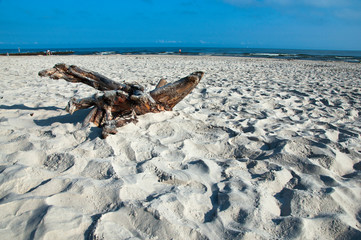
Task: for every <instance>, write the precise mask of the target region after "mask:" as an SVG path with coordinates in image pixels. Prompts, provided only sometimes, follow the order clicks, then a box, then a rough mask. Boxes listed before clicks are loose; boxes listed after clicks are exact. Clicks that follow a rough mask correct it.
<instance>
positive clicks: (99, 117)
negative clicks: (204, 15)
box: [39, 63, 204, 138]
mask: <svg viewBox="0 0 361 240" xmlns="http://www.w3.org/2000/svg"><path fill="white" fill-rule="evenodd" d="M203 75H204V73H203V72H194V73H192V74H190V75H189V76H187V77H184V78H182V79H180V80H178V81H176V82H174V83H167V81H166V80H165V79H162V80H160V81H159V83H158V85H157V86H156V88H155V89H154V90H152V91H150V92H148V93H146V92H144V87H143V86H140V85H137V84H129V83H118V82H116V81H113V80H111V79H109V78H107V77H105V76H103V75H101V74H99V73H96V72H93V71H88V70H84V69H81V68H79V67H77V66H74V65H72V66H68V65H66V64H63V63H59V64H56V65H55V66H54V67H53V68H51V69H48V70H43V71H40V72H39V76H41V77H50V78H52V79H56V80H57V79H64V80H66V81H68V82H72V83H84V84H87V85H89V86H91V87H93V88H95V89H98V90H100V91H103V92H104V94H103V95H101V96H99V95H98V94H95V95H93V96H92V97H88V98H83V99H75V98H72V99H71V100H70V101H69V103H68V105H67V107H66V110H67V111H68V112H69V113H70V114H73V113H74V112H75V111H77V110H79V109H85V108H90V107H92V110H91V111H90V113H89V114H88V116H86V118H85V119H84V122H83V124H84V125H87V124H88V123H90V122H93V123H94V124H95V125H96V126H98V127H102V128H103V131H102V137H103V138H106V137H107V136H108V135H109V134H115V133H116V132H117V129H116V128H117V127H121V126H124V125H125V124H127V123H130V122H136V121H137V117H136V116H137V115H142V114H145V113H149V112H153V113H156V112H161V111H170V110H172V109H173V107H174V106H175V105H176V104H177V103H179V102H180V101H181V100H182V99H183V98H185V97H186V96H187V95H188V94H189V93H190V92H191V91H192V90H193V89H194V88H195V87H196V86H197V85H198V83H199V81H200V80H201V79H202V77H203Z"/></svg>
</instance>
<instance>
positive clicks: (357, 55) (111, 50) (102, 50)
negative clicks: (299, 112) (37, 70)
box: [0, 47, 361, 63]
mask: <svg viewBox="0 0 361 240" xmlns="http://www.w3.org/2000/svg"><path fill="white" fill-rule="evenodd" d="M46 50H50V51H51V52H53V53H55V54H56V53H59V54H60V53H61V54H69V55H114V54H121V55H154V54H155V55H190V56H229V57H247V58H250V57H252V58H276V59H289V60H297V59H301V60H322V61H342V62H353V63H361V51H340V50H298V49H271V48H217V47H181V48H180V47H97V48H51V49H44V48H42V49H40V48H38V49H0V54H6V53H10V54H11V53H18V52H19V51H20V52H21V53H37V52H44V54H45V53H46Z"/></svg>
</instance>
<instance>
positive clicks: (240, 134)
mask: <svg viewBox="0 0 361 240" xmlns="http://www.w3.org/2000/svg"><path fill="white" fill-rule="evenodd" d="M59 62H64V63H66V64H69V65H71V64H75V65H78V66H81V67H84V68H87V69H89V70H93V71H96V72H99V73H102V74H104V75H106V76H108V77H110V78H112V79H114V80H117V81H130V82H132V81H137V82H138V83H140V84H142V85H144V86H145V87H146V88H147V89H148V90H151V89H153V88H154V87H155V85H156V84H157V82H158V81H159V79H161V78H167V79H168V81H174V80H178V79H179V78H181V77H184V76H187V75H188V74H190V73H191V72H194V71H198V70H201V71H205V73H206V74H205V77H204V79H203V80H202V82H201V83H200V84H199V85H198V86H197V88H196V89H195V90H194V91H193V92H192V93H191V94H190V95H189V96H187V98H186V99H184V100H183V101H182V102H181V103H179V104H178V105H177V106H176V107H175V109H174V110H173V111H172V112H163V113H157V114H147V115H144V116H140V117H139V122H138V123H137V124H136V125H134V124H129V125H127V126H125V127H122V128H121V129H119V132H118V133H117V134H116V135H113V136H110V137H108V138H107V139H105V140H103V139H100V138H99V135H100V129H98V128H97V127H95V126H93V125H89V126H87V127H82V125H81V122H82V120H83V118H84V117H85V116H86V115H87V113H88V112H89V110H81V111H78V112H76V113H74V115H69V114H68V113H67V112H66V111H65V110H64V107H65V106H66V104H67V102H68V100H69V99H70V98H71V97H73V96H75V97H88V96H91V95H92V94H94V93H96V90H94V89H92V88H91V87H89V86H82V85H81V84H72V83H68V82H66V81H64V80H59V81H55V80H50V79H48V78H40V77H38V76H37V73H38V71H40V70H43V69H48V68H51V67H52V66H53V65H54V64H55V63H59ZM0 183H1V185H0V236H1V238H2V239H51V240H55V239H361V204H360V202H361V65H360V64H353V63H340V62H338V63H332V62H316V61H313V62H311V61H286V60H272V59H249V58H228V57H183V56H120V55H112V56H48V57H46V56H33V57H0Z"/></svg>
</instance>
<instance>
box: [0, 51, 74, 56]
mask: <svg viewBox="0 0 361 240" xmlns="http://www.w3.org/2000/svg"><path fill="white" fill-rule="evenodd" d="M71 54H74V51H67V52H51V55H71ZM38 55H46V52H24V53H0V56H38Z"/></svg>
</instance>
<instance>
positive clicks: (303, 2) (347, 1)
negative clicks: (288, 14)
mask: <svg viewBox="0 0 361 240" xmlns="http://www.w3.org/2000/svg"><path fill="white" fill-rule="evenodd" d="M224 2H226V3H228V4H232V5H236V6H255V7H265V6H266V7H270V6H271V7H272V6H273V7H279V6H304V7H316V8H330V7H350V6H353V5H360V4H359V1H358V0H224Z"/></svg>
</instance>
